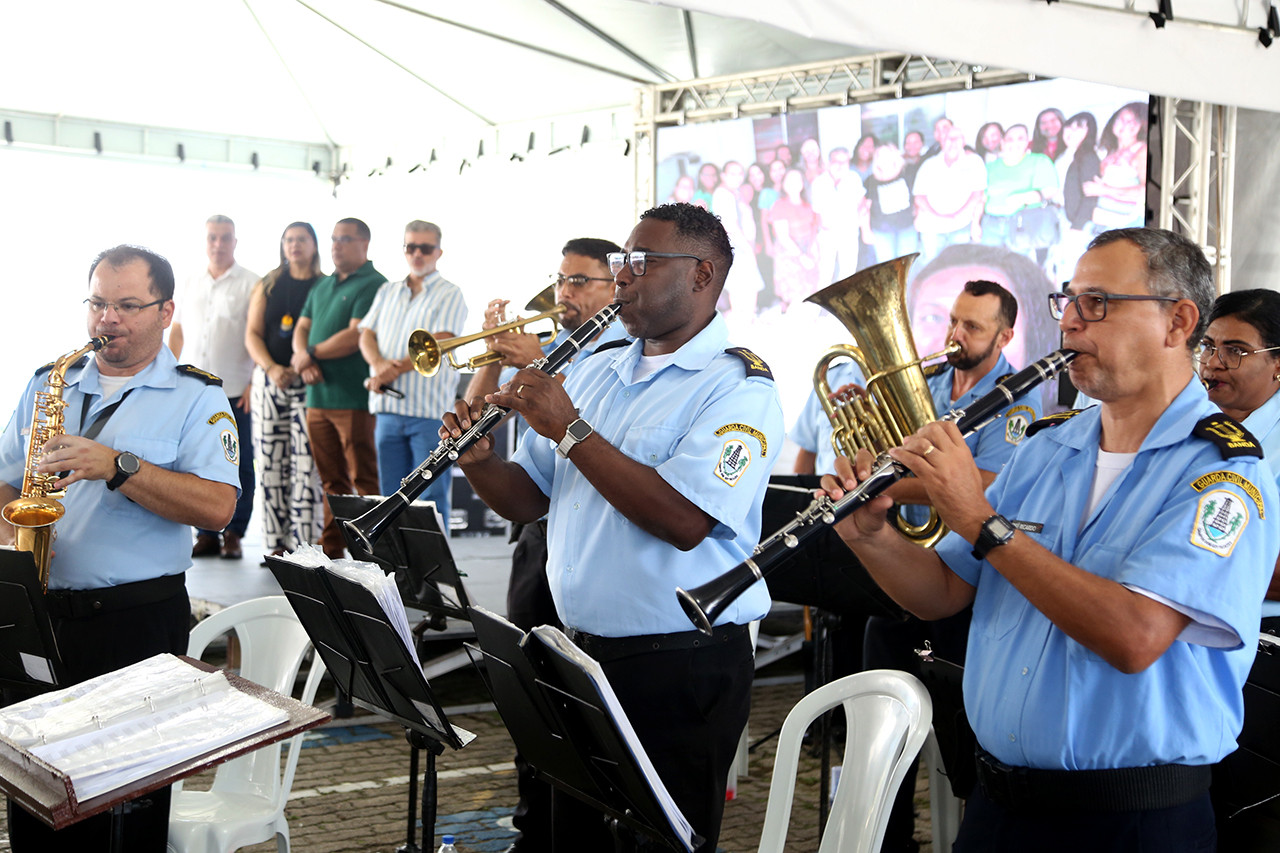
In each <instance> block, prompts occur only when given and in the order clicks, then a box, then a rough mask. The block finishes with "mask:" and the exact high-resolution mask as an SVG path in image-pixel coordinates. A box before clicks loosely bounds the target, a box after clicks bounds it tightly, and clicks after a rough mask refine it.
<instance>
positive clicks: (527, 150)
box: [524, 10, 1274, 154]
mask: <svg viewBox="0 0 1280 853" xmlns="http://www.w3.org/2000/svg"><path fill="white" fill-rule="evenodd" d="M1273 11H1274V10H1273ZM533 139H534V133H533V131H532V130H531V131H529V144H528V145H526V146H525V148H524V153H526V154H532V153H533Z"/></svg>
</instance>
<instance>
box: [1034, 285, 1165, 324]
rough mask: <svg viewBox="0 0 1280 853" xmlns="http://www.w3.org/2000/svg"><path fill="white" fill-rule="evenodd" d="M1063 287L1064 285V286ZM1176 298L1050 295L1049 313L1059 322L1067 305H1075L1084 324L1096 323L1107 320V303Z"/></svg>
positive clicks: (1095, 293)
mask: <svg viewBox="0 0 1280 853" xmlns="http://www.w3.org/2000/svg"><path fill="white" fill-rule="evenodd" d="M1064 286H1065V285H1064ZM1177 301H1178V297H1176V296H1139V295H1136V294H1134V295H1130V294H1128V293H1100V292H1098V291H1086V292H1085V293H1077V294H1075V295H1074V296H1072V295H1071V294H1070V293H1050V294H1049V313H1050V314H1052V315H1053V319H1055V320H1061V319H1062V317H1063V314H1064V313H1065V312H1066V310H1067V305H1069V304H1070V303H1072V302H1074V303H1075V304H1076V314H1078V315H1079V317H1080V319H1081V320H1084V321H1085V322H1086V323H1096V322H1098V321H1099V320H1105V319H1107V303H1108V302H1177Z"/></svg>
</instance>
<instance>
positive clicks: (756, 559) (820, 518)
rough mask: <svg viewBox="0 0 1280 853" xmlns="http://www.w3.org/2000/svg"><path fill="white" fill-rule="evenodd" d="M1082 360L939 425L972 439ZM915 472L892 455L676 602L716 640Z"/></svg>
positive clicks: (1011, 381) (1000, 390)
mask: <svg viewBox="0 0 1280 853" xmlns="http://www.w3.org/2000/svg"><path fill="white" fill-rule="evenodd" d="M1075 357H1076V353H1075V352H1073V351H1072V350H1066V349H1061V350H1058V351H1057V352H1052V353H1050V354H1049V355H1047V356H1045V357H1044V358H1042V359H1040V360H1039V361H1037V362H1035V363H1033V364H1031V365H1029V366H1027V367H1025V368H1023V369H1022V370H1020V371H1018V372H1017V373H1015V374H1013V375H1012V376H1009V377H1007V378H1005V379H1003V380H1001V381H1000V382H998V383H996V387H995V388H993V389H992V390H991V391H989V392H987V393H986V394H984V395H983V396H982V397H980V398H979V399H977V400H975V401H974V402H973V404H972V405H971V406H969V407H968V408H966V409H952V410H951V411H950V412H948V413H947V414H946V415H944V416H943V417H942V418H940V419H939V420H942V421H951V422H953V423H954V424H955V425H956V427H957V428H958V429H959V430H960V434H961V435H969V434H970V433H972V432H976V431H977V430H979V429H981V428H982V427H984V426H986V425H987V424H988V423H990V422H991V421H992V420H994V419H995V416H996V415H997V414H998V413H999V412H1000V411H1001V410H1002V409H1004V408H1005V407H1006V406H1008V405H1009V404H1010V403H1012V402H1013V401H1014V400H1016V399H1018V398H1019V397H1021V396H1022V395H1023V394H1026V393H1027V392H1028V391H1030V390H1031V389H1032V388H1035V387H1036V386H1037V385H1039V384H1040V383H1041V382H1044V381H1046V380H1048V379H1052V378H1053V377H1054V376H1056V375H1057V374H1058V373H1059V372H1061V371H1062V369H1063V368H1065V367H1066V366H1067V365H1068V364H1070V363H1071V360H1072V359H1073V358H1075ZM910 473H911V472H910V471H909V470H908V469H907V466H905V465H903V464H902V463H901V462H898V461H897V460H895V459H894V458H893V457H891V456H889V454H887V453H882V454H880V455H879V456H878V457H876V460H875V466H874V467H873V468H872V469H871V474H870V475H869V476H868V477H867V478H866V479H865V480H863V481H862V482H861V483H859V484H858V486H857V488H855V489H853V490H852V491H850V492H846V493H845V495H844V497H842V498H840V499H839V500H832V499H831V498H829V497H827V496H826V495H823V496H821V497H817V498H814V499H813V502H812V503H811V504H809V506H808V507H806V508H805V509H804V510H802V511H801V512H800V513H799V514H798V515H797V516H796V517H795V518H794V519H792V520H791V521H790V522H788V523H787V524H786V525H784V526H783V527H782V528H780V529H779V530H778V531H777V532H776V533H774V534H773V535H772V536H770V537H769V538H768V539H765V540H764V541H762V542H761V543H760V544H759V545H757V546H756V547H755V550H754V551H753V552H752V554H751V556H750V557H748V558H747V559H746V560H744V561H742V562H741V563H739V564H738V565H737V566H735V567H734V568H732V569H730V570H729V571H727V572H725V573H724V574H722V575H720V576H719V577H716V578H713V579H712V580H710V581H708V582H707V583H705V584H703V585H702V586H700V587H697V588H695V589H692V590H688V591H686V590H684V589H680V588H677V589H676V598H677V599H678V600H679V601H680V606H681V607H682V608H683V609H684V612H685V615H686V616H688V617H689V620H690V621H691V622H693V624H694V625H695V626H697V628H698V630H699V631H701V632H702V633H704V634H707V635H708V636H710V634H711V626H712V625H714V624H715V621H716V619H717V618H719V616H720V614H721V613H723V612H724V610H725V608H726V607H728V606H729V605H730V604H732V603H733V602H734V601H735V600H736V599H737V598H738V596H740V595H742V594H743V593H744V592H746V591H747V589H749V588H750V587H751V586H753V585H754V584H755V582H756V581H759V580H764V578H765V577H766V576H767V575H768V574H769V573H770V572H771V571H772V570H773V569H774V568H775V567H776V566H777V564H778V563H780V562H781V561H782V560H783V559H785V558H786V557H787V556H789V555H790V553H791V552H792V551H793V550H794V549H796V548H797V547H799V546H800V543H802V542H804V541H805V540H807V539H808V538H809V537H811V536H813V535H814V534H815V533H818V532H820V531H823V530H825V529H826V528H828V527H831V526H832V525H834V524H835V523H836V522H837V521H840V520H841V519H842V518H844V517H845V516H847V515H850V514H851V513H853V512H854V511H855V510H857V509H860V508H861V507H863V506H866V505H867V504H868V503H870V502H871V501H872V500H873V499H875V498H877V497H879V496H880V495H881V494H883V493H884V491H885V489H887V488H889V487H890V486H891V485H893V484H894V483H896V482H898V481H899V480H901V479H902V478H903V477H905V476H907V475H908V474H910Z"/></svg>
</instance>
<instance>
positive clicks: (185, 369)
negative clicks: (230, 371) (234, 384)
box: [178, 364, 222, 385]
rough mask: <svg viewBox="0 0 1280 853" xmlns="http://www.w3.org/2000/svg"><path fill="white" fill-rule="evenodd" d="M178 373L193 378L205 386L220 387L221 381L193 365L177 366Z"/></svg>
mask: <svg viewBox="0 0 1280 853" xmlns="http://www.w3.org/2000/svg"><path fill="white" fill-rule="evenodd" d="M178 372H179V373H182V374H184V375H186V376H194V377H195V378H196V379H199V380H200V381H201V382H203V383H204V384H206V385H221V384H222V380H221V379H220V378H219V377H217V376H214V375H213V374H212V373H210V372H209V371H207V370H201V369H200V368H198V367H196V366H195V365H194V364H179V365H178Z"/></svg>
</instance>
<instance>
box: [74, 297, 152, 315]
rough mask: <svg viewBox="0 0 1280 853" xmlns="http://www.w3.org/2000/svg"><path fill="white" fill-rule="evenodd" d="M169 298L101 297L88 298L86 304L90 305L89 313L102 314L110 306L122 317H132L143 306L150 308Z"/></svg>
mask: <svg viewBox="0 0 1280 853" xmlns="http://www.w3.org/2000/svg"><path fill="white" fill-rule="evenodd" d="M168 301H169V300H168V299H157V300H156V301H155V302H104V301H103V300H101V299H86V300H84V304H85V305H87V306H89V313H91V314H101V313H102V312H103V311H106V310H107V309H108V308H110V309H111V310H112V311H115V312H116V313H117V314H119V315H120V316H121V317H132V316H133V315H134V314H137V313H138V312H139V311H141V310H142V309H143V308H150V307H151V306H152V305H163V304H164V303H165V302H168Z"/></svg>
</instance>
